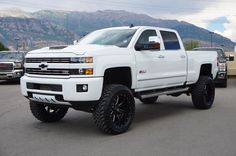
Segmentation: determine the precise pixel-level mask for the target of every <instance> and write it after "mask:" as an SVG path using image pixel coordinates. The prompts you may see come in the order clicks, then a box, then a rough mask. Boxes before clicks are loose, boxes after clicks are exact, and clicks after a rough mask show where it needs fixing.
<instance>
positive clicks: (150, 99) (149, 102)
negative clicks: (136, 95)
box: [139, 96, 158, 104]
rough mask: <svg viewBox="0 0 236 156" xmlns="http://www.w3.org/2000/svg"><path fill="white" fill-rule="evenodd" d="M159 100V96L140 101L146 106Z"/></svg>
mask: <svg viewBox="0 0 236 156" xmlns="http://www.w3.org/2000/svg"><path fill="white" fill-rule="evenodd" d="M157 99H158V96H155V97H151V98H146V99H139V100H140V101H141V102H142V103H144V104H153V103H155V102H156V101H157Z"/></svg>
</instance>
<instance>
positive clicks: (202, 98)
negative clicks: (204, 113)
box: [191, 76, 215, 109]
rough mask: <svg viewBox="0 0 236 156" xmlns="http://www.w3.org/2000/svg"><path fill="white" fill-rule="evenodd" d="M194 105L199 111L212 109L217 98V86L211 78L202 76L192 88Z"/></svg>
mask: <svg viewBox="0 0 236 156" xmlns="http://www.w3.org/2000/svg"><path fill="white" fill-rule="evenodd" d="M191 94H192V101H193V105H194V106H195V107H196V108H197V109H209V108H211V106H212V104H213V102H214V98H215V85H214V82H213V80H212V78H211V77H208V76H200V77H199V79H198V81H197V83H196V84H195V85H193V86H192V88H191Z"/></svg>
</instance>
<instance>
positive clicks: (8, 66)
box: [0, 63, 13, 72]
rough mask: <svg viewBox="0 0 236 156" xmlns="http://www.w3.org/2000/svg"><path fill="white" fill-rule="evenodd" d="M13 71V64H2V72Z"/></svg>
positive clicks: (0, 67) (0, 65) (0, 68)
mask: <svg viewBox="0 0 236 156" xmlns="http://www.w3.org/2000/svg"><path fill="white" fill-rule="evenodd" d="M12 70H13V63H0V72H10V71H12Z"/></svg>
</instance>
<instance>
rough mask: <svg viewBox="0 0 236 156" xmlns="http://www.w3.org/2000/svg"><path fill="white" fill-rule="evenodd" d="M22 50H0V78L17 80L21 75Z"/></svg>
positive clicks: (23, 54)
mask: <svg viewBox="0 0 236 156" xmlns="http://www.w3.org/2000/svg"><path fill="white" fill-rule="evenodd" d="M24 56H25V53H24V52H19V51H1V52H0V80H19V79H20V78H21V76H23V64H24Z"/></svg>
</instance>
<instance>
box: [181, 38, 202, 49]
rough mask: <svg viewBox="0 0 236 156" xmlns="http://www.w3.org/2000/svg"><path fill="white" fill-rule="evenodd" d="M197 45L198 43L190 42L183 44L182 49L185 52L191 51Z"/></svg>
mask: <svg viewBox="0 0 236 156" xmlns="http://www.w3.org/2000/svg"><path fill="white" fill-rule="evenodd" d="M198 45H199V43H198V41H194V40H190V41H186V42H184V47H185V49H186V50H192V49H194V48H197V47H198Z"/></svg>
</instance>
